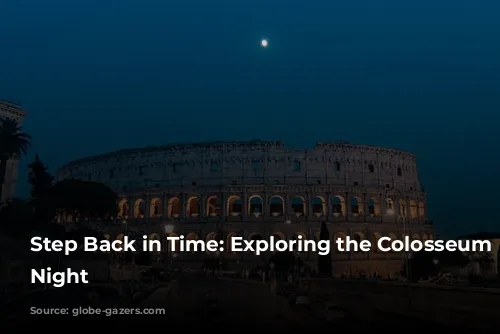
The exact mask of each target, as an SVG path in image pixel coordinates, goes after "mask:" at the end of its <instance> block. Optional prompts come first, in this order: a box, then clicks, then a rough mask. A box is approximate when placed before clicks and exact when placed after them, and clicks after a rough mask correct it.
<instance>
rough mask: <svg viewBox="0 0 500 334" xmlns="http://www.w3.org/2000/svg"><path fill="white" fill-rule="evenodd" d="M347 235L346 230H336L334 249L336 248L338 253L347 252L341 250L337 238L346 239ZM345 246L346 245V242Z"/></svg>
mask: <svg viewBox="0 0 500 334" xmlns="http://www.w3.org/2000/svg"><path fill="white" fill-rule="evenodd" d="M346 237H347V235H346V234H345V233H344V232H336V233H334V234H333V240H332V242H333V249H334V250H335V252H336V253H341V254H344V253H346V252H341V251H340V250H339V248H338V246H337V240H338V239H341V240H344V241H345V240H346ZM344 247H345V243H344Z"/></svg>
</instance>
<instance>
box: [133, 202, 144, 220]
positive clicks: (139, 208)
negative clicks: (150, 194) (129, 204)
mask: <svg viewBox="0 0 500 334" xmlns="http://www.w3.org/2000/svg"><path fill="white" fill-rule="evenodd" d="M144 209H145V202H144V200H143V199H142V198H139V199H137V200H136V201H135V202H134V217H135V218H144V211H145V210H144Z"/></svg>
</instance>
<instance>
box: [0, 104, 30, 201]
mask: <svg viewBox="0 0 500 334" xmlns="http://www.w3.org/2000/svg"><path fill="white" fill-rule="evenodd" d="M24 116H25V113H24V111H23V110H22V108H21V106H20V105H18V104H15V103H12V102H9V101H5V100H1V99H0V119H6V118H10V119H14V120H16V121H18V122H19V123H22V121H23V119H24ZM18 169H19V159H18V158H13V159H10V160H9V161H8V162H7V170H6V171H5V180H4V183H3V184H2V188H3V192H2V198H0V202H3V201H5V200H7V199H9V198H11V197H13V196H14V193H15V191H16V184H17V177H18V176H17V173H18Z"/></svg>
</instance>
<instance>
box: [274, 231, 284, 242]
mask: <svg viewBox="0 0 500 334" xmlns="http://www.w3.org/2000/svg"><path fill="white" fill-rule="evenodd" d="M271 236H272V237H274V239H278V240H286V238H285V235H284V234H283V233H282V232H273V233H272V234H271ZM276 241H277V240H276Z"/></svg>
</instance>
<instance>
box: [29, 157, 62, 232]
mask: <svg viewBox="0 0 500 334" xmlns="http://www.w3.org/2000/svg"><path fill="white" fill-rule="evenodd" d="M28 167H29V169H30V172H29V174H28V182H29V184H30V185H31V201H30V202H31V203H30V204H31V205H32V206H33V210H34V213H35V218H36V220H37V222H38V223H42V224H45V223H48V222H50V221H52V219H54V217H55V215H56V208H55V205H54V203H53V201H51V198H50V192H51V189H52V182H53V180H54V178H53V177H52V175H50V173H49V172H48V171H47V166H45V164H44V163H43V162H42V160H41V159H40V157H39V156H38V154H36V155H35V159H34V160H33V162H31V163H30V164H29V165H28Z"/></svg>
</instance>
